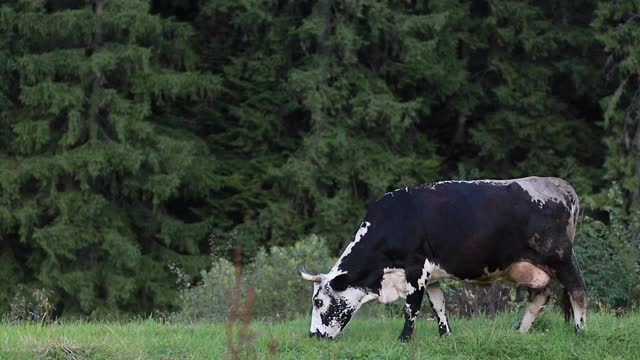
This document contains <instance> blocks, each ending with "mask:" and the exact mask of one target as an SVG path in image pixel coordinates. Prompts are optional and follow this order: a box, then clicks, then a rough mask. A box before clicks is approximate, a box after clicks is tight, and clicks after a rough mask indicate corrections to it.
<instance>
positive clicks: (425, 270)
mask: <svg viewBox="0 0 640 360" xmlns="http://www.w3.org/2000/svg"><path fill="white" fill-rule="evenodd" d="M435 267H436V266H435V265H434V264H433V263H432V262H431V261H429V259H427V260H425V261H424V265H423V266H422V275H420V278H419V279H418V288H421V289H424V288H425V287H426V286H427V284H428V283H429V279H430V278H431V274H432V273H433V269H434V268H435Z"/></svg>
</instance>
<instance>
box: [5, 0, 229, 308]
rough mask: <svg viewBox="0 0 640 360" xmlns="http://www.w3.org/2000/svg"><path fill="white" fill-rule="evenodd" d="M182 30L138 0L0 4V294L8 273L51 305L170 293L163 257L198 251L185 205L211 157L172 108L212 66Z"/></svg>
mask: <svg viewBox="0 0 640 360" xmlns="http://www.w3.org/2000/svg"><path fill="white" fill-rule="evenodd" d="M191 38H192V30H191V27H190V26H189V25H188V24H183V23H178V22H175V21H173V20H171V19H165V18H161V17H159V16H156V15H151V14H150V9H149V4H148V2H147V1H143V0H93V1H82V0H74V1H62V0H60V1H46V2H45V1H38V0H35V1H24V0H17V1H9V2H4V3H3V5H2V6H0V54H1V55H2V56H0V58H1V59H2V60H0V79H1V80H0V86H1V89H0V104H1V106H0V124H1V125H2V126H0V131H1V133H0V136H1V140H0V149H1V153H2V154H1V155H0V224H1V225H0V238H1V241H0V244H2V245H0V247H1V248H2V250H3V251H2V260H1V261H0V262H1V263H2V264H3V266H2V267H0V271H2V278H3V279H12V281H10V282H9V283H8V284H5V283H4V282H3V284H0V286H4V287H5V288H3V289H2V290H1V291H0V293H2V294H3V295H5V294H11V291H10V290H11V287H12V286H13V285H14V284H15V282H18V281H19V282H23V283H34V284H37V285H38V286H43V287H48V288H52V289H53V290H55V292H56V294H57V300H59V301H61V303H64V306H65V311H66V310H76V311H82V312H91V311H94V310H108V309H114V308H120V309H122V310H135V311H144V310H146V311H148V310H150V309H152V308H153V307H156V306H159V307H162V306H168V305H170V304H172V303H174V302H175V299H174V295H173V294H174V292H173V291H172V288H173V286H172V283H173V281H172V279H173V277H172V276H171V274H170V273H169V272H168V268H167V266H168V265H169V263H170V262H175V263H178V264H182V265H183V267H185V268H186V269H192V270H193V269H196V268H201V267H203V266H204V264H206V259H205V257H203V256H202V255H200V253H201V248H204V249H205V250H206V246H203V245H206V237H207V231H208V228H209V226H210V218H208V217H207V216H206V215H204V216H203V215H202V214H199V213H198V212H197V211H198V206H199V205H197V204H199V203H202V202H204V201H205V199H206V197H207V195H208V193H209V192H210V191H211V190H212V189H213V188H214V187H215V186H216V184H215V182H214V180H213V178H212V174H213V173H214V171H215V170H214V165H215V163H214V161H213V159H212V158H211V157H210V155H209V153H208V149H207V146H206V143H204V142H203V141H202V139H200V138H199V137H198V134H194V133H193V132H190V131H189V129H187V128H185V126H177V125H176V124H181V123H182V124H183V123H184V119H183V120H181V117H180V115H179V114H177V115H175V111H173V112H172V109H176V107H177V106H178V105H179V104H182V106H184V105H185V104H187V105H188V104H190V105H191V106H197V104H200V103H201V102H203V101H209V100H210V99H211V98H212V96H213V95H214V94H215V93H216V91H217V90H218V89H219V79H218V78H217V77H215V76H212V75H209V74H207V73H203V72H200V71H199V70H198V66H199V62H198V58H197V57H196V56H195V55H194V53H193V52H192V51H191V49H190V39H191ZM159 114H163V115H162V116H160V115H159ZM176 209H179V211H177V210H176ZM16 269H19V270H16ZM0 305H2V304H0Z"/></svg>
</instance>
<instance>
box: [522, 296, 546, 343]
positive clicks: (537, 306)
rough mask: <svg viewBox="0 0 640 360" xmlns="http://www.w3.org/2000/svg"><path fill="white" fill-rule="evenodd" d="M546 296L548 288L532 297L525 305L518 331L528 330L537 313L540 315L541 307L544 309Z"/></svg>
mask: <svg viewBox="0 0 640 360" xmlns="http://www.w3.org/2000/svg"><path fill="white" fill-rule="evenodd" d="M548 296H549V293H548V289H544V290H542V291H541V292H540V293H539V294H537V295H536V296H535V297H534V298H533V300H532V301H531V302H530V303H529V305H528V306H527V311H526V312H525V313H524V316H523V317H522V321H521V322H520V328H519V329H518V331H520V332H521V333H523V334H524V333H526V332H527V331H529V329H530V328H531V325H532V324H533V322H534V321H535V320H536V318H537V317H538V315H540V312H542V309H544V306H545V304H546V303H547V297H548Z"/></svg>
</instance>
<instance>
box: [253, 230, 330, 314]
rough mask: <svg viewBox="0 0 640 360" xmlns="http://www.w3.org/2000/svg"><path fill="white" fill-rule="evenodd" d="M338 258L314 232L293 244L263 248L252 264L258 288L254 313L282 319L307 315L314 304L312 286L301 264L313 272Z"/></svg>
mask: <svg viewBox="0 0 640 360" xmlns="http://www.w3.org/2000/svg"><path fill="white" fill-rule="evenodd" d="M334 263H335V259H333V258H332V257H331V256H329V250H328V248H327V246H326V244H325V242H324V240H322V239H321V238H319V237H317V236H315V235H311V236H309V237H308V238H306V239H304V240H302V241H300V242H298V243H297V244H295V245H293V246H291V247H272V248H271V249H270V251H269V252H267V251H265V250H264V249H263V250H260V251H259V252H258V254H257V256H256V258H255V260H254V262H253V264H251V266H250V276H249V282H250V283H251V284H252V285H253V286H254V287H255V289H256V301H255V304H254V315H255V316H256V317H260V318H273V319H282V318H290V317H291V316H293V315H297V314H305V313H307V312H308V311H309V309H310V306H311V285H310V283H309V282H307V281H303V280H302V279H301V278H300V275H298V272H297V268H298V266H300V265H301V264H304V265H305V267H307V268H308V269H309V271H311V272H326V271H327V270H328V269H329V268H330V267H331V266H332V265H333V264H334Z"/></svg>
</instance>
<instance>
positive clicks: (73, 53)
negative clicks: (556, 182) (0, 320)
mask: <svg viewBox="0 0 640 360" xmlns="http://www.w3.org/2000/svg"><path fill="white" fill-rule="evenodd" d="M639 73H640V2H639V1H631V0H620V1H610V0H601V1H596V0H573V1H568V0H563V1H555V0H553V1H552V0H542V1H515V0H473V1H456V0H430V1H412V0H402V1H399V0H398V1H375V0H318V1H310V0H300V1H286V0H279V1H278V0H242V1H239V0H191V1H189V0H174V1H168V0H153V1H141V0H93V1H88V0H3V1H1V2H0V279H1V281H0V313H2V312H5V311H8V310H9V305H10V303H11V301H12V298H13V296H14V294H15V293H16V291H17V290H18V289H19V288H20V287H24V286H26V287H32V288H45V289H49V290H50V291H52V294H53V295H52V299H53V301H55V303H56V305H57V309H58V311H59V312H64V313H75V314H78V313H80V314H82V313H83V314H89V313H91V312H93V311H96V309H98V310H100V311H103V312H112V311H120V312H128V313H149V312H151V311H154V310H157V309H164V310H167V309H168V310H170V309H174V308H175V307H176V306H177V305H178V300H177V299H178V296H177V285H176V278H175V274H173V273H172V271H171V270H170V266H169V265H170V264H175V266H176V267H179V268H180V269H182V270H183V271H184V272H186V273H187V274H191V275H196V274H198V272H199V271H200V270H202V269H205V268H207V267H208V266H210V264H211V258H210V256H211V254H212V253H214V254H215V255H216V256H221V257H229V256H230V255H231V248H232V245H233V244H234V243H235V242H239V243H240V244H241V246H242V251H243V256H244V257H245V259H246V260H247V261H249V260H251V259H253V258H254V257H255V256H256V254H259V253H260V254H263V255H264V254H265V253H264V252H261V251H263V250H261V249H268V248H270V247H272V246H280V247H282V246H290V245H292V244H294V243H296V242H297V241H299V240H300V239H301V238H303V237H304V236H306V235H308V234H312V233H314V234H318V235H319V236H321V237H322V238H324V239H325V242H326V245H327V247H328V248H329V251H330V252H331V253H332V254H333V255H336V254H338V252H339V250H340V249H341V248H342V247H343V246H344V245H345V244H346V243H347V242H349V241H350V240H351V238H352V237H353V232H354V230H355V229H356V228H357V226H358V224H359V222H360V220H361V218H362V216H363V215H364V212H365V209H366V204H367V203H368V202H370V201H372V200H374V199H376V198H377V197H379V196H381V195H382V194H383V193H384V192H386V191H389V190H392V189H395V188H398V187H403V186H411V185H416V184H420V183H425V182H431V181H436V180H444V179H477V178H512V177H521V176H528V175H539V176H559V177H562V178H565V179H567V180H569V181H570V182H571V183H572V184H573V185H574V187H575V188H576V190H577V192H578V194H579V195H580V197H581V203H582V208H583V213H584V214H586V215H587V216H588V217H589V218H588V220H585V222H589V221H596V220H597V221H600V223H598V224H600V225H597V226H591V227H588V226H587V230H589V231H592V232H591V233H588V234H587V235H589V234H590V235H589V236H591V237H592V238H594V239H598V236H604V237H605V238H606V236H607V235H606V234H610V233H611V231H613V230H607V228H606V227H607V226H610V221H611V219H612V216H615V217H616V224H617V225H616V226H619V228H615V229H623V230H624V231H627V232H625V235H624V237H623V239H624V242H627V243H628V245H629V248H630V249H631V250H630V251H631V252H635V251H636V249H637V230H636V229H637V227H634V226H637V224H638V218H639V216H638V209H640V113H639V111H640V101H639V100H640V99H639V96H640V92H639V89H640V87H639V83H638V81H639V78H638V75H639ZM592 219H595V220H592ZM589 224H591V225H593V224H592V223H589ZM634 224H635V225H634ZM615 229H614V230H615ZM616 231H617V230H616ZM602 234H605V235H602ZM616 234H618V233H616ZM602 239H604V238H602ZM598 241H600V240H598ZM602 241H605V240H602ZM616 249H617V248H616ZM600 250H601V251H602V253H597V252H596V253H592V254H591V256H593V258H592V259H594V260H593V261H597V259H603V258H606V257H607V256H608V257H611V256H615V255H616V254H614V253H612V252H611V249H610V248H609V249H608V250H607V248H606V247H603V249H600ZM600 250H598V251H600ZM635 259H636V260H635V261H636V262H635V266H636V268H635V269H636V271H637V256H636V258H635ZM291 271H292V272H293V271H295V270H294V269H291ZM626 275H627V276H637V272H636V273H635V274H633V273H632V274H628V273H627V274H626ZM196 276H197V275H196ZM599 276H601V277H603V280H602V284H605V283H606V282H607V281H609V280H610V279H611V278H607V277H606V276H607V275H606V274H602V273H600V274H599ZM19 284H20V287H19V286H18V285H19ZM305 296H306V295H305Z"/></svg>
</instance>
